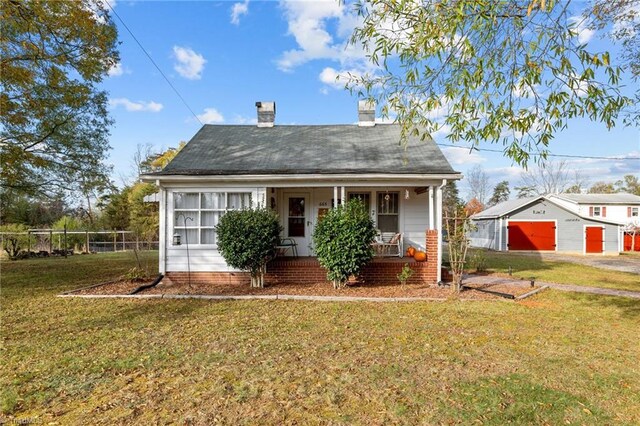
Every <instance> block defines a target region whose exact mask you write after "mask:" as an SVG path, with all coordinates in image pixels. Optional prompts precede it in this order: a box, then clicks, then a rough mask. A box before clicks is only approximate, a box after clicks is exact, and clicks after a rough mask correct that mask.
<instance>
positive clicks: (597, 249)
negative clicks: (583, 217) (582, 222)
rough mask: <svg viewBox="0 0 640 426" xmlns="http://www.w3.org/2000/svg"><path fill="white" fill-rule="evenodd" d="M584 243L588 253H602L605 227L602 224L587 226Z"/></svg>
mask: <svg viewBox="0 0 640 426" xmlns="http://www.w3.org/2000/svg"><path fill="white" fill-rule="evenodd" d="M584 243H585V251H586V252H587V253H602V251H603V250H602V246H603V244H604V228H602V227H601V226H587V227H586V229H585V236H584Z"/></svg>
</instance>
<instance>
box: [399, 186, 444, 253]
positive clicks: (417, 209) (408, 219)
mask: <svg viewBox="0 0 640 426" xmlns="http://www.w3.org/2000/svg"><path fill="white" fill-rule="evenodd" d="M401 195H402V198H403V200H402V201H401V204H400V205H401V207H402V210H403V215H402V216H403V219H404V220H403V222H404V227H403V228H401V231H402V232H403V233H404V249H405V250H406V249H407V247H409V246H413V247H415V248H419V249H420V250H426V247H425V244H426V231H427V228H428V227H429V197H428V195H429V192H428V191H427V192H426V193H424V194H416V193H415V192H414V191H413V190H409V199H408V200H407V199H404V191H402V193H401ZM439 225H440V224H437V223H436V224H435V227H436V229H437V228H438V227H439Z"/></svg>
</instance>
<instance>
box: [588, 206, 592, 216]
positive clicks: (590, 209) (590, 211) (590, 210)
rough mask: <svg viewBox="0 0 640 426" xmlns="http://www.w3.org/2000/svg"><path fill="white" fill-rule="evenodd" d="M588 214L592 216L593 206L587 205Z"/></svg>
mask: <svg viewBox="0 0 640 426" xmlns="http://www.w3.org/2000/svg"><path fill="white" fill-rule="evenodd" d="M589 216H592V217H593V207H589Z"/></svg>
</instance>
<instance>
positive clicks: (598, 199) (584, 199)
mask: <svg viewBox="0 0 640 426" xmlns="http://www.w3.org/2000/svg"><path fill="white" fill-rule="evenodd" d="M551 197H558V198H560V199H561V200H562V199H564V200H567V201H572V202H574V203H577V204H639V203H640V196H637V195H633V194H627V193H625V192H621V193H618V194H557V195H551Z"/></svg>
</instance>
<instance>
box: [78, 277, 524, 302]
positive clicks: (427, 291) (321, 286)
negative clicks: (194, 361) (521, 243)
mask: <svg viewBox="0 0 640 426" xmlns="http://www.w3.org/2000/svg"><path fill="white" fill-rule="evenodd" d="M151 281H153V279H152V278H149V279H146V280H144V281H142V282H139V281H137V282H131V281H126V280H123V281H116V282H112V283H105V284H102V285H99V286H97V287H92V288H85V289H80V290H77V291H73V292H71V293H70V294H72V295H127V294H130V293H131V292H132V291H133V290H135V289H136V288H138V287H139V286H141V285H143V284H148V283H150V282H151ZM465 285H468V286H469V287H473V288H482V289H488V290H492V291H497V292H500V293H506V294H511V295H513V296H516V297H517V296H520V295H523V294H525V293H528V292H530V291H531V290H533V288H531V287H530V286H529V285H526V286H525V285H519V284H513V285H510V284H482V285H480V284H466V283H465ZM473 288H471V289H469V288H465V289H464V290H463V291H462V292H461V293H460V296H459V298H460V299H465V300H497V299H503V300H504V298H502V297H500V296H498V295H493V294H489V293H483V292H480V291H475V290H474V289H473ZM536 288H537V286H536ZM137 294H141V295H145V294H181V295H218V296H249V295H296V296H349V297H380V298H391V297H421V298H425V297H426V298H437V299H446V298H449V297H451V290H450V289H449V287H447V286H444V287H437V286H429V285H422V284H417V285H416V284H413V285H409V284H408V285H406V286H405V287H404V288H403V287H401V286H400V285H399V284H395V285H388V284H353V285H349V286H347V287H346V288H344V289H340V290H336V289H334V288H333V286H332V285H331V283H329V282H318V283H313V284H293V283H282V284H276V285H269V286H267V287H265V288H251V287H249V286H248V285H239V284H229V283H217V284H212V283H202V282H197V283H192V284H191V286H189V285H188V284H187V283H183V282H180V283H175V282H172V281H170V280H169V279H166V278H165V279H164V280H162V281H161V282H160V283H159V284H158V285H157V286H155V287H152V288H149V289H146V290H143V291H141V292H140V293H137Z"/></svg>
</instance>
